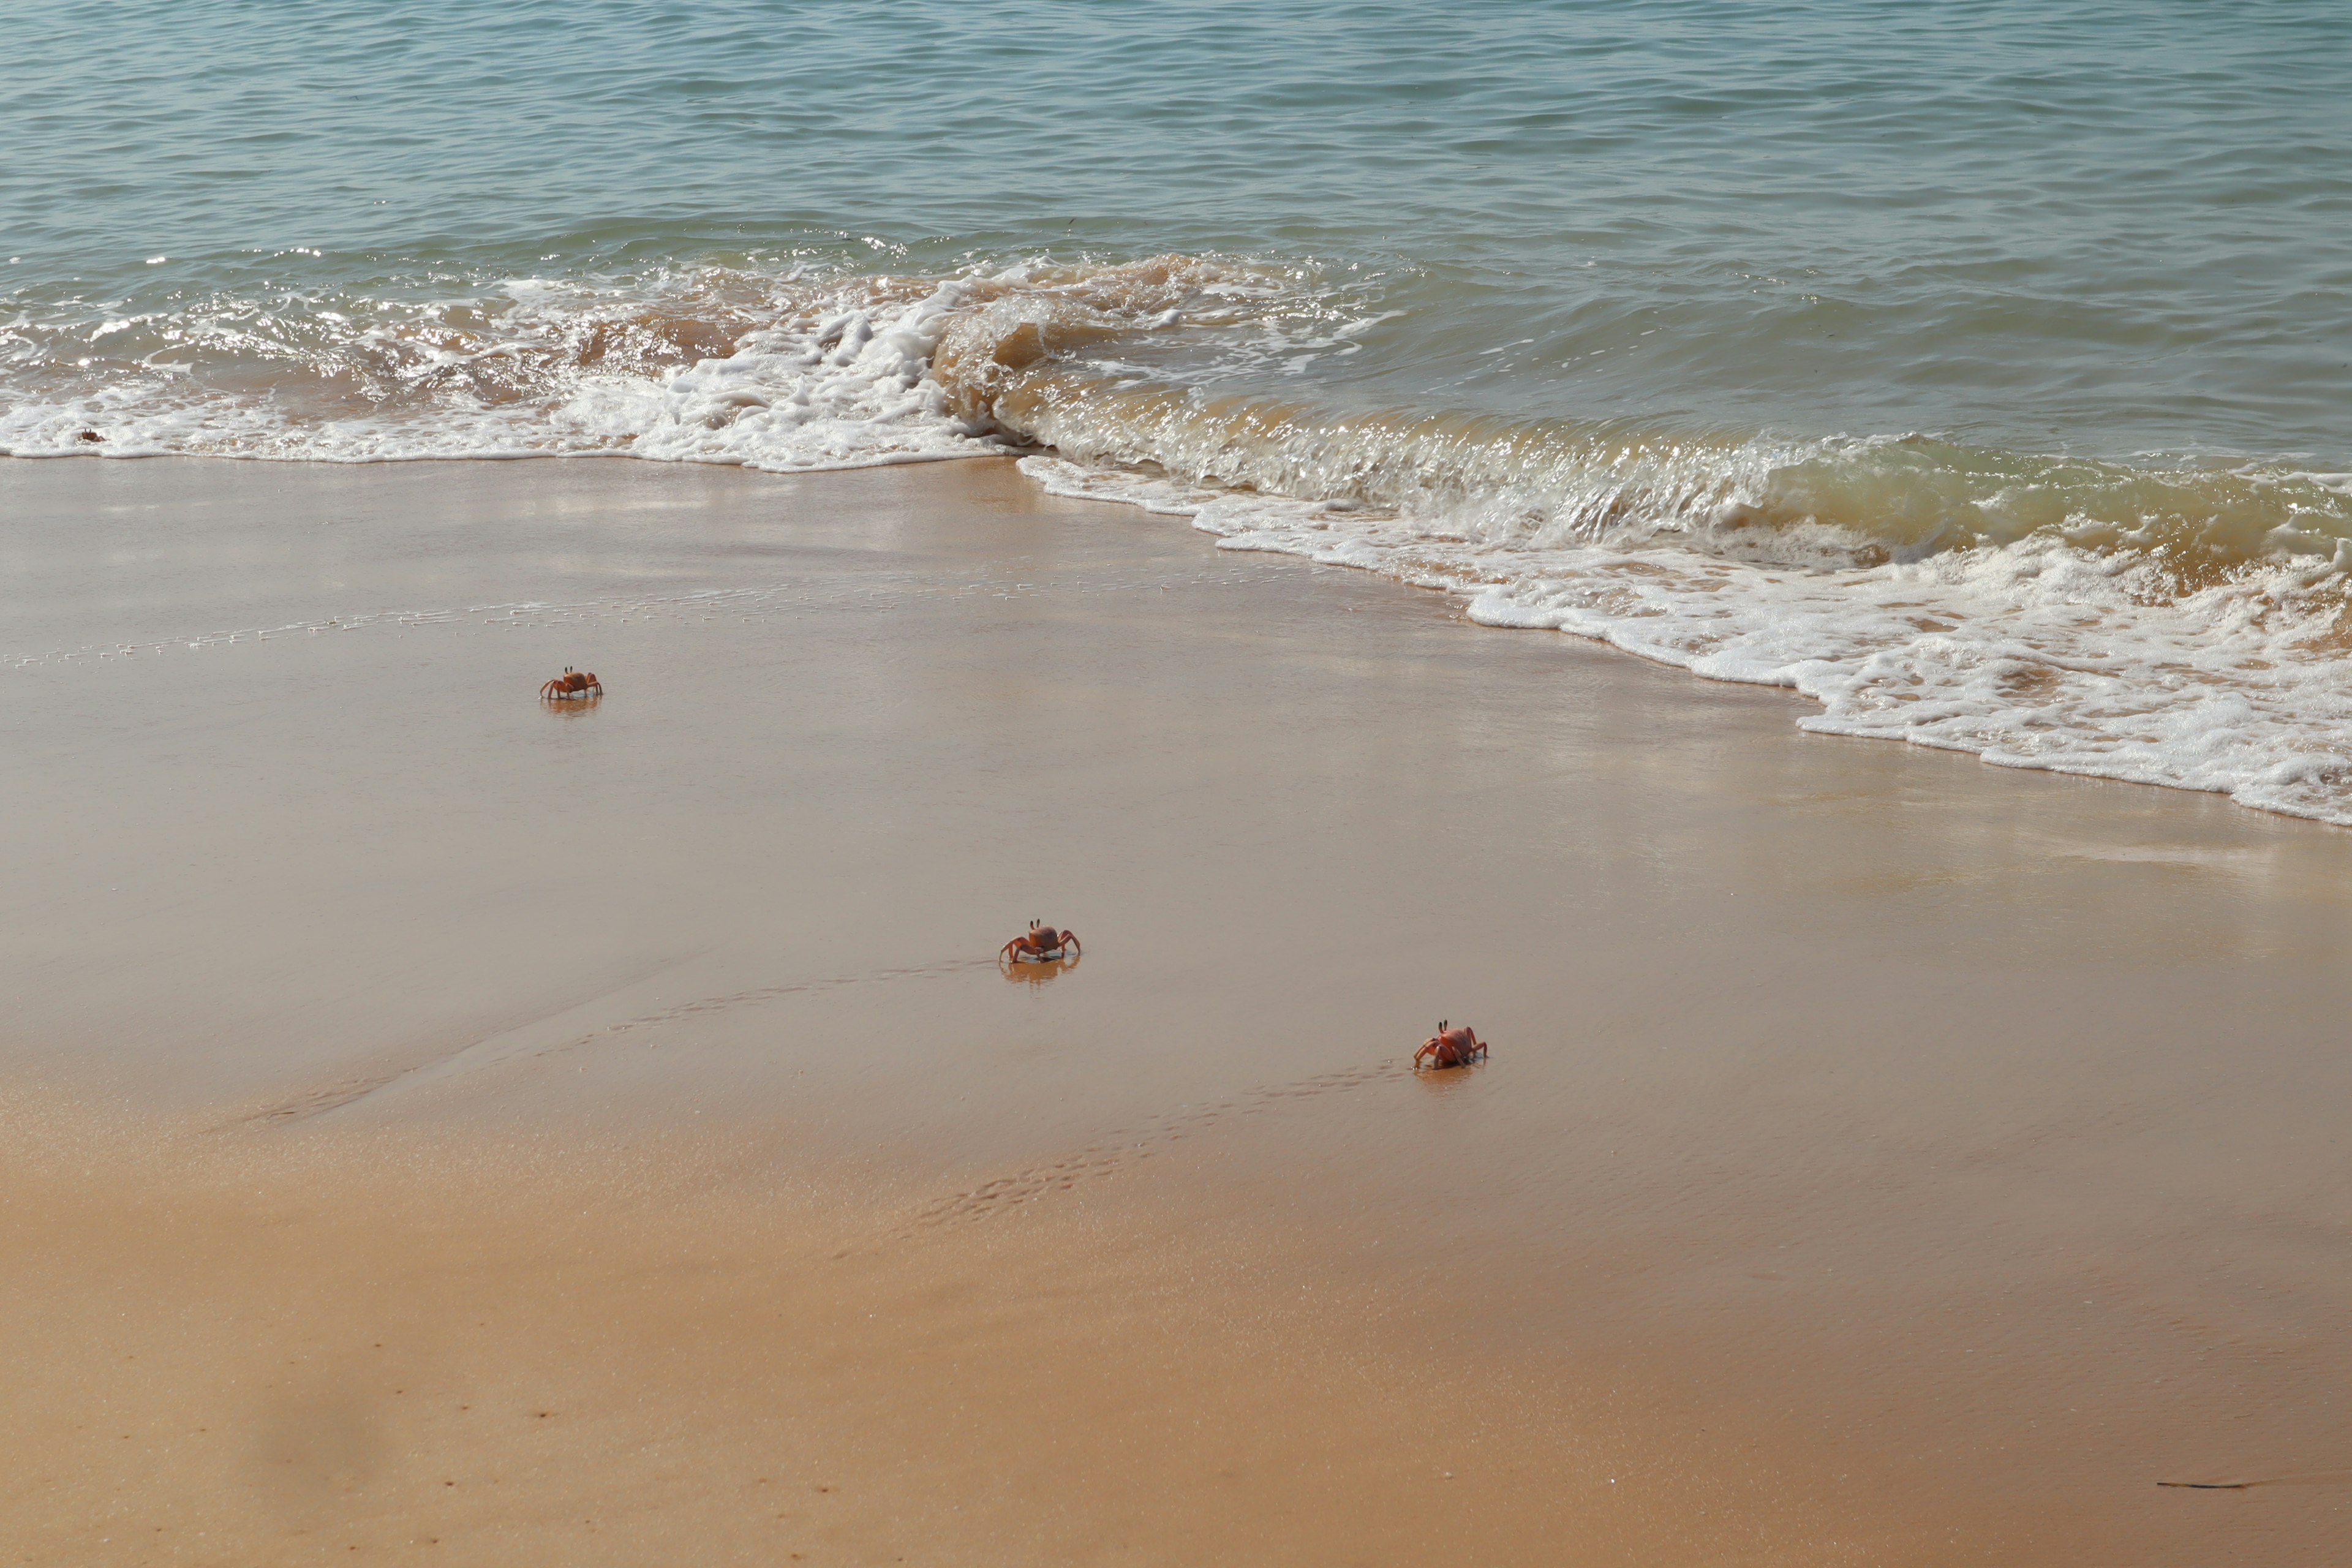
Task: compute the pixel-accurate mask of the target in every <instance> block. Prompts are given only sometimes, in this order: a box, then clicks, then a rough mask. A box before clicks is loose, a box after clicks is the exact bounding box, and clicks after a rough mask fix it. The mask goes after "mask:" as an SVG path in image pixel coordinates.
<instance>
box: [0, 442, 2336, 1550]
mask: <svg viewBox="0 0 2352 1568" xmlns="http://www.w3.org/2000/svg"><path fill="white" fill-rule="evenodd" d="M0 520H5V521H0V582H5V584H7V593H6V598H5V613H0V685H5V697H0V726H5V728H4V729H0V745H5V752H0V802H5V806H6V810H5V815H0V857H5V867H6V875H7V886H8V887H9V889H11V891H12V893H13V894H14V895H15V896H14V897H13V898H12V899H11V900H10V904H9V912H8V918H7V924H6V926H5V931H0V995H5V997H7V998H8V1001H9V1006H8V1009H7V1012H6V1016H5V1022H0V1083H5V1084H6V1085H7V1086H9V1087H8V1088H7V1089H6V1092H5V1100H0V1118H5V1121H0V1125H5V1127H6V1129H7V1130H8V1131H9V1134H10V1136H9V1138H8V1140H7V1152H6V1153H5V1156H0V1172H5V1180H6V1183H7V1187H6V1190H7V1192H8V1193H9V1194H10V1201H9V1203H8V1205H6V1208H5V1212H4V1213H0V1344H5V1346H6V1347H7V1348H6V1350H5V1352H0V1367H4V1368H5V1377H6V1380H7V1383H6V1386H7V1387H8V1389H9V1391H10V1393H9V1398H10V1416H11V1419H10V1420H9V1421H8V1422H7V1423H5V1433H0V1476H5V1479H0V1547H5V1548H6V1549H7V1550H8V1551H9V1552H12V1553H13V1556H11V1557H5V1558H0V1561H9V1560H21V1561H25V1562H33V1563H54V1562H66V1563H111V1562H123V1563H132V1562H174V1563H183V1562H184V1563H223V1564H227V1563H277V1562H307V1561H316V1560H320V1559H322V1558H326V1557H330V1556H331V1557H333V1558H334V1559H335V1560H336V1561H352V1560H356V1557H355V1556H354V1553H355V1552H356V1553H358V1554H360V1555H366V1554H375V1555H383V1554H384V1553H387V1552H392V1553H407V1554H410V1555H419V1556H421V1555H425V1554H431V1555H433V1556H435V1557H436V1558H445V1559H447V1560H450V1561H479V1562H483V1563H493V1562H495V1563H518V1562H541V1561H545V1562H565V1563H573V1562H578V1563H595V1562H614V1563H641V1562H647V1561H710V1562H726V1561H738V1560H742V1561H758V1562H781V1561H790V1560H791V1557H792V1553H794V1552H799V1553H803V1560H806V1561H810V1562H824V1561H843V1560H847V1561H858V1562H893V1561H898V1560H900V1559H902V1558H903V1559H904V1560H906V1561H909V1562H929V1561H942V1562H969V1563H997V1562H1024V1563H1027V1562H1039V1561H1068V1562H1089V1563H1091V1562H1110V1561H1116V1562H1129V1561H1131V1562H1150V1563H1160V1562H1167V1563H1178V1562H1183V1563H1192V1562H1200V1561H1204V1560H1207V1561H1264V1562H1298V1563H1320V1562H1333V1563H1339V1562H1368V1563H1374V1562H1395V1561H1405V1560H1415V1559H1420V1558H1424V1557H1428V1556H1433V1555H1436V1554H1439V1553H1440V1552H1444V1553H1446V1554H1449V1555H1454V1556H1458V1557H1462V1558H1464V1559H1465V1560H1470V1561H1482V1560H1483V1561H1500V1562H1529V1563H1538V1562H1539V1563H1586V1562H1590V1563H1659V1562H1708V1563H1737V1562H1748V1563H1791V1564H1794V1563H1808V1564H1811V1563H1847V1562H1853V1563H2005V1564H2032V1563H2053V1564H2055V1563H2067V1564H2076V1563H2116V1564H2126V1563H2129V1564H2145V1563H2221V1562H2247V1563H2335V1562H2340V1561H2344V1560H2346V1559H2347V1553H2352V1521H2347V1514H2346V1505H2347V1501H2352V1474H2347V1466H2352V1415H2347V1413H2346V1412H2345V1410H2344V1400H2343V1397H2342V1396H2343V1394H2344V1391H2345V1390H2346V1388H2347V1372H2352V1366H2347V1362H2352V1350H2347V1342H2346V1338H2345V1335H2344V1334H2343V1332H2342V1330H2343V1325H2344V1322H2345V1314H2346V1308H2347V1302H2352V1252H2347V1238H2352V1184H2347V1175H2348V1174H2352V1172H2347V1159H2346V1151H2345V1149H2344V1147H2343V1145H2342V1143H2341V1142H2340V1134H2339V1131H2338V1123H2339V1121H2340V1116H2339V1113H2338V1110H2337V1108H2338V1107H2339V1106H2340V1105H2342V1104H2343V1103H2344V1102H2345V1099H2346V1092H2347V1089H2352V1061H2347V1059H2346V1055H2345V1053H2344V1052H2343V1051H2342V1050H2341V1049H2340V1048H2339V1047H2338V1038H2339V1036H2340V1026H2339V1024H2338V1020H2340V1019H2341V1018H2342V1017H2343V1016H2345V1004H2346V1002H2347V1000H2352V997H2347V991H2352V979H2347V976H2346V974H2345V973H2344V970H2343V965H2342V964H2341V963H2340V962H2339V959H2338V955H2339V954H2340V953H2341V952H2342V951H2343V949H2344V945H2345V937H2346V935H2347V912H2352V900H2347V892H2346V889H2347V888H2352V837H2347V836H2346V835H2343V834H2340V833H2336V832H2334V831H2332V830H2328V829H2325V828H2319V827H2315V826H2311V825H2308V824H2303V823H2296V822H2289V821H2284V820H2279V819H2273V818H2266V817H2262V816H2255V815H2252V814H2250V813H2246V812H2243V811H2242V810H2239V809H2237V808H2234V807H2231V806H2229V805H2226V804H2224V803H2221V802H2219V801H2215V800H2210V799H2206V798H2201V797H2193V796H2187V795H2178V794H2168V793H2162V792H2156V791H2148V790H2141V789H2134V788H2131V787H2128V786H2120V785H2111V784H2095V783H2084V782H2079V781H2068V780H2055V779H2050V778H2047V777H2041V776H2029V775H2017V774H2011V773H2000V772H1997V771H1994V770H1990V769H1986V768H1982V767H1978V766H1974V765H1971V764H1969V763H1965V762H1962V761H1959V760H1956V759H1953V758H1950V757H1947V756H1941V755H1937V754H1932V753H1921V752H1906V751H1905V750H1903V749H1901V748H1895V747H1888V746H1878V745H1870V744H1858V743H1852V742H1831V741H1823V740H1820V739H1814V738H1808V737H1804V736H1801V735H1800V734H1799V733H1797V732H1796V731H1795V730H1794V729H1793V728H1792V726H1791V723H1790V721H1791V719H1792V718H1793V717H1794V716H1795V715H1796V714H1797V713H1798V712H1800V711H1801V708H1800V707H1799V706H1798V705H1797V704H1796V703H1795V702H1794V701H1793V700H1790V699H1789V698H1787V697H1785V696H1784V695H1782V694H1779V693H1771V692H1755V691H1748V690H1738V689H1727V688H1723V687H1709V686H1706V685H1703V684H1699V683H1696V682H1693V681H1691V680H1689V679H1685V678H1684V677H1682V676H1680V675H1678V674H1674V673H1671V672H1667V671H1663V670H1658V669H1654V668H1648V667H1644V666H1642V665H1639V664H1637V663H1634V662H1633V661H1631V660H1628V659H1625V658H1622V656H1617V655H1613V654H1610V653H1607V652H1605V651H1602V650H1598V649H1594V648H1591V647H1586V646H1583V645H1580V644H1577V643H1575V642H1573V641H1571V640H1570V639H1566V638H1561V637H1552V636H1547V635H1516V634H1507V633H1496V632H1489V631H1485V630H1481V629H1478V628H1474V627H1470V626H1466V625H1464V624H1462V623H1461V622H1460V621H1459V620H1458V618H1457V617H1456V616H1455V615H1454V609H1453V606H1452V605H1450V604H1449V603H1448V602H1446V601H1444V599H1442V598H1440V597H1437V596H1434V595H1426V594H1420V593H1415V592H1412V591H1409V590H1405V589H1402V588H1399V587H1397V586H1395V585H1393V584H1388V583H1385V582H1382V581H1380V580H1378V579H1373V578H1370V577H1366V576H1362V575H1357V574H1345V573H1336V572H1330V571H1325V570H1321V569H1318V568H1314V567H1311V566H1308V565H1306V564H1304V563H1298V562H1295V561H1288V560H1282V559H1276V558H1267V557H1259V556H1243V555H1236V554H1234V553H1232V552H1219V551H1217V550H1215V549H1214V548H1213V546H1212V544H1211V542H1209V541H1208V540H1206V539H1205V538H1203V537H1202V536H1200V535H1198V534H1195V533H1193V532H1192V531H1189V530H1186V529H1184V528H1183V527H1181V525H1180V524H1176V523H1172V522H1170V521H1165V520H1158V519H1150V518H1146V517H1144V516H1142V515H1140V514H1138V513H1135V512H1132V511H1127V510H1118V509H1110V508H1103V507H1097V506H1091V505H1086V504H1081V503H1075V502H1066V501H1059V500H1050V499H1047V498H1044V497H1041V496H1039V495H1037V494H1036V493H1035V492H1034V490H1033V489H1030V488H1029V487H1028V486H1027V485H1026V484H1025V483H1024V481H1022V480H1021V479H1019V478H1018V476H1017V475H1015V474H1013V472H1012V471H1011V469H1010V468H1009V466H1007V465H1003V464H994V463H978V464H958V465H953V466H940V467H932V468H909V469H893V470H882V471H871V472H867V473H862V474H851V475H838V474H836V475H822V476H813V477H809V478H804V479H779V478H775V477H766V476H757V475H748V474H742V473H737V472H732V471H724V470H688V469H677V468H656V467H654V466H651V465H641V464H629V463H616V462H574V463H532V464H509V465H498V464H472V465H439V464H435V465H422V464H420V465H399V466H386V467H378V468H296V467H289V466H264V465H231V464H206V463H196V462H171V461H156V462H141V463H101V462H96V461H82V462H71V463H62V462H60V463H47V464H32V463H11V464H5V465H0ZM312 627H316V628H317V629H311V628H312ZM264 630H268V631H269V633H270V635H269V636H268V637H262V636H260V635H259V634H260V633H261V632H262V631H264ZM232 633H234V634H236V636H235V637H233V638H232V637H229V636H228V635H227V634H232ZM216 634H218V635H216ZM192 644H193V645H195V646H191V645H192ZM125 649H128V650H130V651H129V652H128V653H127V654H126V653H124V652H123V651H122V650H125ZM77 650H80V651H79V652H78V651H77ZM101 653H104V654H105V657H100V655H101ZM68 655H72V656H73V657H68ZM565 664H576V665H580V666H583V667H586V668H593V669H595V670H596V671H597V672H598V673H599V674H600V675H602V676H603V677H604V679H605V680H606V682H607V683H608V686H609V688H610V692H609V695H608V696H607V697H606V698H605V699H604V700H603V701H601V702H599V703H596V704H594V705H593V706H582V707H579V708H576V709H573V710H568V711H551V710H544V709H542V708H541V706H540V705H539V704H537V703H536V702H535V701H534V700H533V699H532V698H531V695H530V693H531V691H532V690H533V689H534V688H535V687H536V686H537V684H538V682H539V681H540V680H541V679H545V677H546V676H547V675H549V674H552V673H553V672H554V671H555V670H556V669H558V668H561V667H562V666H563V665H565ZM1031 917H1043V918H1045V919H1047V920H1050V921H1056V922H1057V923H1064V924H1067V925H1070V926H1073V927H1076V929H1077V930H1078V931H1080V933H1081V935H1082V937H1083V938H1084V940H1085V942H1086V944H1087V952H1086V955H1085V957H1084V959H1083V960H1082V961H1081V962H1080V963H1077V964H1076V965H1072V966H1068V967H1066V968H1064V969H1061V970H1058V971H1052V972H1040V973H1029V974H1025V975H1023V976H1020V977H1017V978H1014V979H1012V980H1008V979H1007V978H1005V977H1004V976H1003V975H1002V974H1000V973H999V972H998V971H997V969H996V967H995V966H994V964H993V963H991V962H990V961H989V958H988V955H989V954H990V953H991V952H992V951H993V950H994V948H995V946H996V945H997V943H999V942H1002V941H1003V939H1004V938H1005V937H1006V936H1008V935H1010V934H1012V932H1013V931H1014V930H1017V929H1019V927H1021V926H1022V925H1023V924H1024V923H1025V921H1026V920H1027V919H1028V918H1031ZM1439 1016H1449V1017H1452V1018H1454V1019H1455V1020H1457V1021H1461V1020H1467V1021H1469V1022H1472V1023H1474V1024H1475V1026H1477V1027H1478V1028H1479V1030H1480V1032H1481V1033H1482V1034H1484V1035H1485V1036H1486V1037H1488V1038H1489V1039H1490V1040H1492V1041H1493V1042H1494V1044H1495V1047H1496V1052H1495V1056H1494V1058H1493V1059H1492V1061H1491V1062H1489V1063H1488V1064H1486V1066H1484V1067H1481V1068H1472V1069H1467V1070H1465V1071H1462V1072H1457V1073H1453V1074H1447V1075H1444V1076H1442V1077H1440V1078H1437V1079H1414V1078H1412V1075H1410V1074H1409V1073H1408V1072H1407V1071H1406V1070H1405V1069H1404V1066H1403V1063H1404V1058H1406V1057H1407V1056H1408V1055H1409V1054H1410V1051H1411V1049H1412V1046H1413V1045H1414V1044H1415V1043H1416V1042H1417V1041H1418V1040H1419V1038H1420V1037H1421V1036H1422V1035H1423V1034H1425V1033H1426V1032H1427V1030H1428V1029H1429V1027H1430V1026H1432V1025H1433V1024H1434V1022H1435V1021H1436V1019H1437V1018H1438V1017H1439ZM134 1358H135V1359H134ZM542 1411H544V1412H547V1414H545V1415H541V1412H542ZM1448 1471H1451V1472H1452V1474H1451V1476H1450V1477H1449V1476H1448V1474H1447V1472H1448ZM2166 1479H2180V1480H2223V1481H2238V1480H2248V1481H2261V1482H2264V1483H2266V1484H2263V1485H2261V1486H2257V1487H2253V1488H2250V1489H2245V1490H2239V1491H2186V1490H2178V1489H2159V1488H2158V1486H2157V1485H2156V1483H2157V1482H2158V1480H2166ZM20 1542H21V1543H22V1544H21V1545H20V1544H19V1543H20Z"/></svg>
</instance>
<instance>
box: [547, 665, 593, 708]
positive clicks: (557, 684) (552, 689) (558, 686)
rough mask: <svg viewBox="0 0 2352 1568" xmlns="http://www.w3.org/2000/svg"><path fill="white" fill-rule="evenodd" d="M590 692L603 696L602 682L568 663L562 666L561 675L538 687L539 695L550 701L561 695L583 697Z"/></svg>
mask: <svg viewBox="0 0 2352 1568" xmlns="http://www.w3.org/2000/svg"><path fill="white" fill-rule="evenodd" d="M591 692H593V693H595V694H596V695H597V696H599V697H602V696H604V682H603V681H601V680H599V679H596V678H595V677H594V676H593V675H588V674H583V673H582V672H581V671H579V670H576V669H574V668H572V667H571V666H570V665H568V664H567V665H565V666H564V667H563V673H562V675H559V676H557V677H556V678H555V679H552V680H551V681H549V682H548V683H547V684H546V685H544V686H542V687H541V688H540V689H539V694H540V696H541V698H543V699H545V700H548V701H551V702H552V701H554V700H557V699H559V698H563V697H585V696H587V695H588V694H589V693H591Z"/></svg>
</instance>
